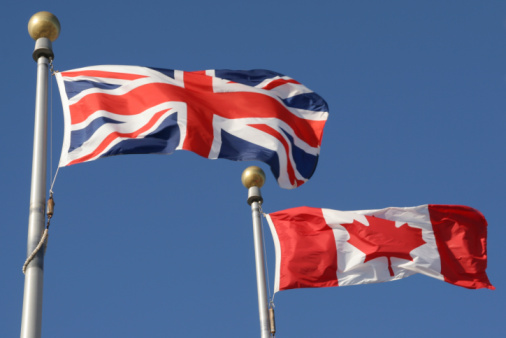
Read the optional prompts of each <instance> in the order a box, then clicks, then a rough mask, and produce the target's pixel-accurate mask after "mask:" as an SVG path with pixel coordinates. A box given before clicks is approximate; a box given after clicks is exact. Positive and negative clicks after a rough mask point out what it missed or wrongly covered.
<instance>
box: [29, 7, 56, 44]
mask: <svg viewBox="0 0 506 338" xmlns="http://www.w3.org/2000/svg"><path fill="white" fill-rule="evenodd" d="M28 33H29V34H30V36H31V37H32V39H34V40H35V41H37V39H39V38H48V39H49V40H51V41H54V40H56V39H57V38H58V36H59V35H60V21H58V18H57V17H56V16H55V15H54V14H52V13H49V12H45V11H42V12H38V13H35V14H34V15H32V17H31V18H30V21H28Z"/></svg>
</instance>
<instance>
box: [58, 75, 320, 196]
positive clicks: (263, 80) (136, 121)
mask: <svg viewBox="0 0 506 338" xmlns="http://www.w3.org/2000/svg"><path fill="white" fill-rule="evenodd" d="M56 78H57V82H58V87H59V90H60V95H61V98H62V104H63V111H64V124H65V132H64V141H63V150H62V155H61V158H60V166H61V167H63V166H68V165H72V164H76V163H81V162H86V161H92V160H95V159H97V158H101V157H107V156H113V155H120V154H153V153H157V154H171V153H173V152H174V151H175V150H180V149H183V150H189V151H192V152H194V153H196V154H198V155H200V156H203V157H206V158H209V159H216V158H226V159H229V160H234V161H247V160H258V161H262V162H265V163H267V164H268V165H269V166H270V168H271V171H272V173H273V174H274V176H275V177H276V179H277V181H278V183H279V185H280V186H281V187H283V188H287V189H291V188H295V187H298V186H300V185H301V184H303V183H304V182H306V181H307V180H308V179H309V178H310V177H311V176H312V174H313V172H314V170H315V168H316V164H317V162H318V156H319V152H320V144H321V139H322V135H323V128H324V125H325V122H326V120H327V116H328V107H327V103H326V102H325V101H324V100H323V99H322V98H321V97H320V96H319V95H318V94H316V93H314V92H312V91H311V90H309V89H308V88H306V87H305V86H304V85H302V84H300V83H299V82H297V81H295V80H293V79H291V78H290V77H288V76H284V75H282V74H279V73H276V72H273V71H269V70H262V69H255V70H248V71H242V70H239V71H237V70H205V71H196V72H185V71H179V70H170V69H158V68H146V67H137V66H110V65H109V66H94V67H85V68H80V69H74V70H69V71H64V72H60V73H57V74H56Z"/></svg>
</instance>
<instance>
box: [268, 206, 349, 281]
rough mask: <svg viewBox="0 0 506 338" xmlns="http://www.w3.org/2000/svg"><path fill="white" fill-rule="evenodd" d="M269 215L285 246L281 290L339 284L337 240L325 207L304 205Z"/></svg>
mask: <svg viewBox="0 0 506 338" xmlns="http://www.w3.org/2000/svg"><path fill="white" fill-rule="evenodd" d="M269 216H270V217H271V220H272V222H273V224H274V227H275V228H276V233H277V235H278V238H279V243H280V249H281V262H280V271H279V277H280V278H279V290H287V289H296V288H316V287H328V286H338V284H339V283H338V280H337V248H336V241H335V238H334V233H333V231H332V228H330V227H329V226H328V225H327V224H326V223H325V219H324V218H323V213H322V209H319V208H309V207H300V208H293V209H288V210H284V211H278V212H274V213H271V214H269Z"/></svg>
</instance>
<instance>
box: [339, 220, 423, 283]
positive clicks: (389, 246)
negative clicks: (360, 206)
mask: <svg viewBox="0 0 506 338" xmlns="http://www.w3.org/2000/svg"><path fill="white" fill-rule="evenodd" d="M365 218H366V219H367V221H368V222H369V226H366V225H364V224H362V223H360V222H359V221H357V220H353V223H348V224H341V225H342V226H343V227H345V228H346V230H348V233H349V234H350V239H349V240H348V243H350V244H351V245H353V246H354V247H356V248H357V249H359V250H360V251H362V252H363V253H365V261H364V263H365V262H368V261H370V260H372V259H375V258H378V257H387V258H388V271H389V272H390V276H394V270H393V269H392V262H391V260H390V258H391V257H396V258H401V259H406V260H409V261H412V260H413V258H412V257H411V255H410V252H411V251H412V250H413V249H415V248H417V247H419V246H420V245H423V244H425V243H426V242H425V241H424V240H423V238H422V229H419V228H413V227H411V226H409V225H408V224H407V223H404V224H403V225H401V226H400V227H396V226H395V221H389V220H386V219H382V218H377V217H374V216H365Z"/></svg>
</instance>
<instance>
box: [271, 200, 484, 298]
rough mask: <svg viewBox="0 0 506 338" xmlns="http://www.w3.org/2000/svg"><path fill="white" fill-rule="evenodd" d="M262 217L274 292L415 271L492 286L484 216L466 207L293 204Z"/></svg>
mask: <svg viewBox="0 0 506 338" xmlns="http://www.w3.org/2000/svg"><path fill="white" fill-rule="evenodd" d="M266 218H267V220H268V223H269V226H270V229H271V232H272V235H273V239H274V245H275V251H276V276H275V283H274V284H275V286H274V288H275V292H277V291H280V290H287V289H296V288H312V287H329V286H344V285H356V284H368V283H378V282H387V281H393V280H398V279H401V278H405V277H408V276H411V275H413V274H416V273H420V274H424V275H427V276H430V277H434V278H437V279H439V280H442V281H445V282H448V283H451V284H454V285H457V286H462V287H466V288H470V289H478V288H488V289H494V287H493V286H492V285H491V284H490V282H489V279H488V277H487V275H486V272H485V270H486V267H487V248H486V242H487V221H486V220H485V218H484V217H483V215H482V214H481V213H480V212H479V211H477V210H475V209H473V208H470V207H465V206H458V205H422V206H418V207H408V208H385V209H378V210H358V211H338V210H331V209H321V208H310V207H299V208H293V209H287V210H283V211H278V212H274V213H270V214H268V215H266Z"/></svg>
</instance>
